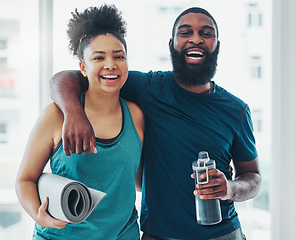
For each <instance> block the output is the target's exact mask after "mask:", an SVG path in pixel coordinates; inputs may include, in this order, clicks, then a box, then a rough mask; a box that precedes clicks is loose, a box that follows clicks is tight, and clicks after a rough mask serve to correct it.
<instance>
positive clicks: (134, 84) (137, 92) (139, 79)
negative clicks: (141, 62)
mask: <svg viewBox="0 0 296 240" xmlns="http://www.w3.org/2000/svg"><path fill="white" fill-rule="evenodd" d="M152 75H153V73H152V72H149V73H143V72H139V71H129V73H128V78H127V81H126V82H125V84H124V85H123V87H122V89H121V91H120V96H121V97H122V98H124V99H126V100H128V101H131V102H135V103H137V102H138V100H139V99H140V97H141V96H142V94H143V93H144V92H145V90H146V89H147V88H148V87H149V85H150V82H151V79H152Z"/></svg>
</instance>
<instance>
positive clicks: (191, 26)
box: [170, 13, 218, 64]
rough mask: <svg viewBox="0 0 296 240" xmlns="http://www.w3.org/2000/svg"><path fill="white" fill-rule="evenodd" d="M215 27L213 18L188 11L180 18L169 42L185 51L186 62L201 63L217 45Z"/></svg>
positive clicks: (178, 49) (175, 47) (176, 48)
mask: <svg viewBox="0 0 296 240" xmlns="http://www.w3.org/2000/svg"><path fill="white" fill-rule="evenodd" d="M217 43H218V40H217V29H216V27H215V24H214V22H213V20H212V19H211V18H210V17H208V16H206V15H204V14H202V13H188V14H186V15H184V16H182V17H181V18H180V21H179V23H178V24H177V25H176V28H175V36H174V39H173V41H172V42H171V43H170V44H173V47H174V49H175V50H177V51H178V52H179V53H181V52H182V51H184V52H185V54H186V55H185V60H186V62H187V63H188V64H202V63H203V62H204V61H205V58H206V57H207V55H208V54H210V53H213V52H214V50H215V49H216V47H217Z"/></svg>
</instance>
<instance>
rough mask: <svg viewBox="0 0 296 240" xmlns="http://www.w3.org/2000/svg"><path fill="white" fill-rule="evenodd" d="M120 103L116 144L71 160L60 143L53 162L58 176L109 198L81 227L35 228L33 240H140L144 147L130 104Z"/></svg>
mask: <svg viewBox="0 0 296 240" xmlns="http://www.w3.org/2000/svg"><path fill="white" fill-rule="evenodd" d="M120 101H121V104H122V111H123V128H122V131H121V133H120V134H119V135H118V137H117V138H116V139H115V141H113V142H112V143H101V142H99V141H97V144H96V148H97V154H94V153H91V155H89V156H85V155H84V154H81V155H78V154H72V155H71V157H67V156H66V155H65V154H64V151H63V146H62V142H60V144H59V145H58V146H57V147H56V148H55V149H54V151H53V153H52V156H51V158H50V167H51V170H52V172H53V173H54V174H57V175H60V176H64V177H67V178H70V179H73V180H77V181H80V182H83V183H84V184H85V185H86V186H88V187H90V188H94V189H97V190H100V191H103V192H105V193H106V194H107V195H106V196H105V197H104V198H103V200H102V201H101V202H100V203H99V204H98V205H97V206H96V208H95V209H94V211H93V212H92V213H91V214H90V216H89V217H88V218H87V219H86V220H85V221H84V222H82V223H80V224H72V223H68V224H67V225H66V227H65V228H63V229H54V228H43V227H41V226H39V225H38V224H35V229H34V234H33V239H51V240H56V239H57V240H59V239H60V240H67V239H69V240H74V239H79V240H81V239H87V240H92V239H93V240H115V239H122V240H125V239H126V240H138V239H139V227H138V222H137V219H138V213H137V211H136V208H135V200H136V191H135V176H136V172H137V169H138V166H139V162H140V157H141V151H142V143H141V140H140V137H139V135H138V133H137V131H136V128H135V126H134V124H133V120H132V117H131V114H130V111H129V108H128V106H127V104H126V103H125V101H124V100H122V99H120ZM97 140H98V139H97ZM53 187H54V186H53ZM49 201H50V199H49Z"/></svg>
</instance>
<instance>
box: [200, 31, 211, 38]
mask: <svg viewBox="0 0 296 240" xmlns="http://www.w3.org/2000/svg"><path fill="white" fill-rule="evenodd" d="M200 35H201V36H203V37H206V38H211V37H214V33H213V32H201V33H200Z"/></svg>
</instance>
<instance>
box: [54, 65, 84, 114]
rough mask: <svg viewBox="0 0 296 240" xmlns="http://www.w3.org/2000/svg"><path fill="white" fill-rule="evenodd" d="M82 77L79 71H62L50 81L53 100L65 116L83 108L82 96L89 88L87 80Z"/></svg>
mask: <svg viewBox="0 0 296 240" xmlns="http://www.w3.org/2000/svg"><path fill="white" fill-rule="evenodd" d="M80 75H81V74H80V72H79V71H74V70H73V71H62V72H59V73H56V74H55V75H54V76H53V77H52V78H51V79H50V95H51V98H52V99H53V101H54V102H55V103H56V104H57V105H58V107H59V108H60V109H61V111H62V112H63V113H64V114H65V113H67V112H69V111H71V110H72V111H73V110H74V109H76V110H77V109H78V108H80V107H81V104H80V96H81V92H82V90H83V89H85V88H87V80H86V79H85V80H83V78H81V77H80ZM81 76H82V75H81Z"/></svg>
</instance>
